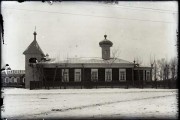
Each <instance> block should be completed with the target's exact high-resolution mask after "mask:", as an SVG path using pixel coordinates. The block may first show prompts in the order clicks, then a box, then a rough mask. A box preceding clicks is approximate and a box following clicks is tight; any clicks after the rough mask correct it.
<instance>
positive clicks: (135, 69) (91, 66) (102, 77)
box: [23, 32, 152, 89]
mask: <svg viewBox="0 0 180 120" xmlns="http://www.w3.org/2000/svg"><path fill="white" fill-rule="evenodd" d="M36 35H37V33H36V32H34V40H33V42H32V43H31V44H30V45H29V46H28V48H27V49H26V50H25V51H24V52H23V54H24V55H25V78H26V81H25V88H28V89H29V88H30V89H33V88H51V87H52V88H53V87H60V88H68V87H80V88H94V87H96V88H97V87H121V86H137V85H138V86H143V85H144V84H146V83H149V82H151V81H152V67H142V66H141V67H140V66H139V65H138V64H136V63H135V61H134V62H129V61H126V60H123V59H119V58H115V57H113V58H111V55H110V53H111V52H110V48H111V47H112V46H113V43H112V42H111V41H110V40H108V39H107V35H104V40H102V41H100V42H99V46H100V47H101V49H102V58H69V59H66V60H62V61H57V60H56V59H53V58H51V59H49V58H48V55H45V54H44V52H43V51H42V50H41V48H40V46H39V45H38V43H37V40H36Z"/></svg>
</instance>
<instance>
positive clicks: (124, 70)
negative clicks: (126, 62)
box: [119, 68, 126, 82]
mask: <svg viewBox="0 0 180 120" xmlns="http://www.w3.org/2000/svg"><path fill="white" fill-rule="evenodd" d="M121 72H124V79H121V78H122V77H121ZM119 81H120V82H124V81H126V69H122V68H120V69H119Z"/></svg>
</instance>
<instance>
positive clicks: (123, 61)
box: [45, 58, 134, 64]
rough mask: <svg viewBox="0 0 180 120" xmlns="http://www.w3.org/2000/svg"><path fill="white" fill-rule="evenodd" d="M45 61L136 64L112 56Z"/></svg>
mask: <svg viewBox="0 0 180 120" xmlns="http://www.w3.org/2000/svg"><path fill="white" fill-rule="evenodd" d="M45 63H73V64H74V63H75V64H76V63H77V64H83V63H125V64H134V63H133V62H129V61H126V60H123V59H119V58H111V59H109V60H104V59H102V58H69V59H67V60H60V61H58V60H57V59H51V60H50V61H47V62H45Z"/></svg>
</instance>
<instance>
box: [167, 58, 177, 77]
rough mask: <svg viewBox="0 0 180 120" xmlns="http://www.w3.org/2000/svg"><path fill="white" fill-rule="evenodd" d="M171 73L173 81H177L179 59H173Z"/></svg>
mask: <svg viewBox="0 0 180 120" xmlns="http://www.w3.org/2000/svg"><path fill="white" fill-rule="evenodd" d="M169 64H170V73H171V78H172V80H175V78H176V77H177V65H178V64H177V58H172V59H171V60H170V63H169Z"/></svg>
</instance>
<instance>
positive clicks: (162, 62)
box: [157, 58, 166, 80]
mask: <svg viewBox="0 0 180 120" xmlns="http://www.w3.org/2000/svg"><path fill="white" fill-rule="evenodd" d="M157 64H158V77H159V79H160V80H164V79H165V71H164V69H165V65H166V60H165V58H162V59H160V60H158V61H157Z"/></svg>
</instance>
